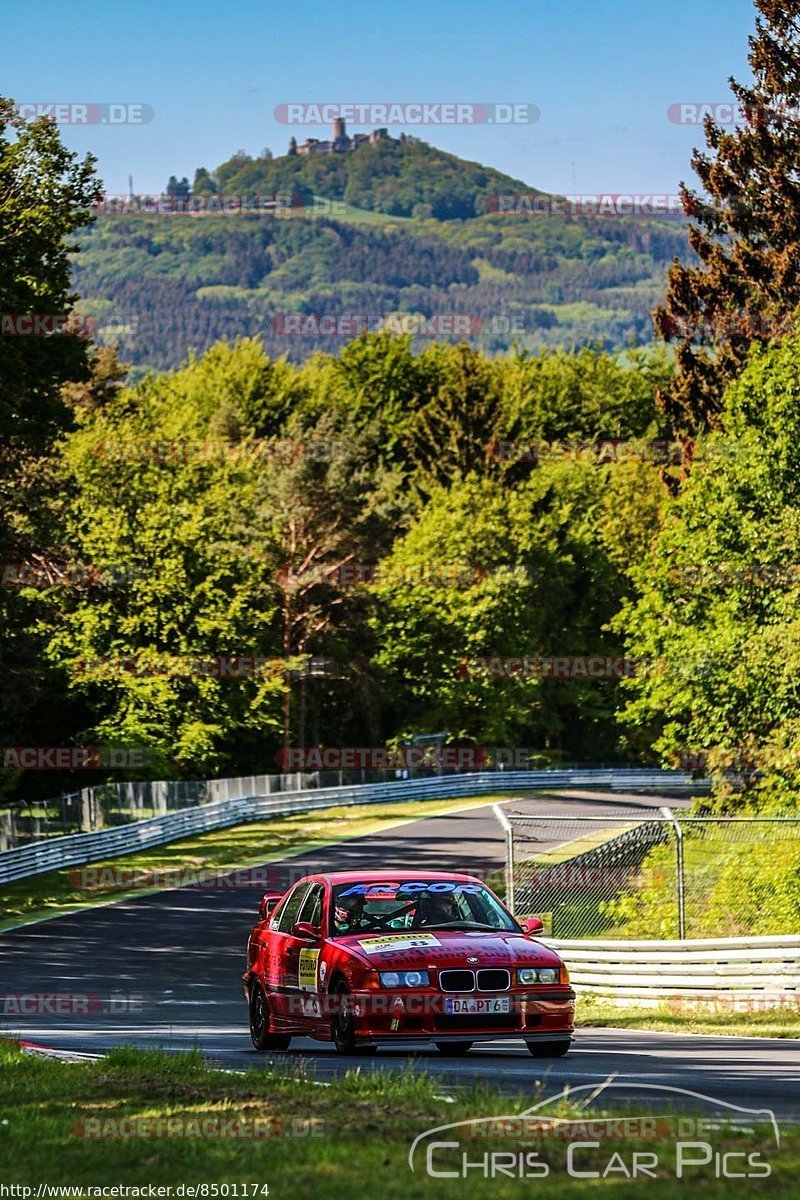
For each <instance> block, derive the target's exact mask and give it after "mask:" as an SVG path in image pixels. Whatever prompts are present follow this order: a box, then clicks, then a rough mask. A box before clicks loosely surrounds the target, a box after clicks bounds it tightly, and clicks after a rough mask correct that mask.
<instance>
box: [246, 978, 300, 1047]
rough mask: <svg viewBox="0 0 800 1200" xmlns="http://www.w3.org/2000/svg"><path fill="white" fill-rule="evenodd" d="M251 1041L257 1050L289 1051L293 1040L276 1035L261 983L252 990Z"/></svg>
mask: <svg viewBox="0 0 800 1200" xmlns="http://www.w3.org/2000/svg"><path fill="white" fill-rule="evenodd" d="M250 1039H251V1041H252V1043H253V1045H254V1046H255V1048H256V1050H258V1051H260V1052H262V1053H263V1052H264V1051H266V1050H288V1049H289V1044H290V1042H291V1040H292V1039H291V1038H290V1037H289V1035H288V1034H285V1033H274V1032H273V1030H272V1018H271V1015H270V1011H269V1004H268V1002H267V997H266V996H265V995H264V989H263V988H262V986H261V984H260V983H254V984H253V986H252V987H251V988H250Z"/></svg>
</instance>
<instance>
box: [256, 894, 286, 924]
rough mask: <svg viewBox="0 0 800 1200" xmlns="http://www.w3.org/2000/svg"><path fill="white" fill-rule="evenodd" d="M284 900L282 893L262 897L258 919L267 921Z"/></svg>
mask: <svg viewBox="0 0 800 1200" xmlns="http://www.w3.org/2000/svg"><path fill="white" fill-rule="evenodd" d="M282 899H283V893H282V892H267V894H266V895H265V896H262V897H261V903H260V904H259V906H258V919H259V920H260V921H266V919H267V917H268V916H269V915H270V913H272V912H274V911H275V909H276V908H277V907H278V903H279V902H280V901H281V900H282Z"/></svg>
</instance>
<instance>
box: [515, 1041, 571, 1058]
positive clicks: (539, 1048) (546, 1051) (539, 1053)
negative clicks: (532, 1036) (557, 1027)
mask: <svg viewBox="0 0 800 1200" xmlns="http://www.w3.org/2000/svg"><path fill="white" fill-rule="evenodd" d="M525 1044H526V1046H527V1047H528V1049H529V1050H530V1052H531V1054H532V1055H533V1057H534V1058H563V1057H564V1055H565V1054H566V1053H567V1051H568V1050H569V1048H570V1046H571V1045H572V1043H571V1042H569V1041H560V1042H526V1043H525Z"/></svg>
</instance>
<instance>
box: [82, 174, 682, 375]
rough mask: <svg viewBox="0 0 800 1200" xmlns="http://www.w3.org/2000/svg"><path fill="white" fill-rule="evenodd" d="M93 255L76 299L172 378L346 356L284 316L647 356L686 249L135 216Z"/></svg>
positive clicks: (605, 240)
mask: <svg viewBox="0 0 800 1200" xmlns="http://www.w3.org/2000/svg"><path fill="white" fill-rule="evenodd" d="M357 153H360V151H359V152H357ZM331 157H333V156H331ZM83 246H84V248H83V250H82V252H81V254H80V256H79V257H78V258H77V260H76V262H75V268H74V278H75V285H76V288H77V290H78V291H79V292H80V294H81V296H82V297H83V307H84V308H85V309H87V310H88V311H89V312H90V313H92V314H94V315H95V316H96V317H97V319H98V323H99V329H100V337H101V340H105V341H116V342H119V344H120V346H121V354H122V357H123V358H124V359H125V360H126V361H129V362H131V363H133V364H134V366H137V367H154V368H157V369H170V368H175V367H177V366H179V365H180V363H181V362H182V361H184V359H185V357H186V355H187V353H188V352H189V351H190V350H193V351H195V352H198V353H202V352H203V351H204V350H206V349H208V348H209V347H210V346H211V345H213V343H214V342H215V341H218V340H220V339H221V338H230V337H235V336H240V335H247V336H259V337H260V338H261V339H262V341H263V343H264V346H265V348H266V350H267V351H268V353H269V354H270V355H272V356H274V357H279V356H280V355H283V354H287V355H288V356H289V358H290V359H292V360H293V361H295V362H300V361H302V360H303V359H305V358H307V357H308V356H309V355H311V354H313V353H315V352H317V351H320V350H322V351H325V352H330V353H336V352H337V351H338V350H339V349H341V347H342V345H343V344H344V340H345V339H343V338H335V337H333V338H332V337H325V336H321V335H320V336H315V335H314V334H313V332H312V333H311V334H306V335H304V336H301V337H289V336H286V334H285V333H283V332H282V331H281V324H280V317H281V314H284V313H287V312H289V313H297V312H302V313H308V314H311V315H312V316H320V315H331V314H333V315H341V314H361V315H364V314H372V315H381V314H388V313H395V312H405V313H420V314H423V315H425V316H426V317H431V316H432V315H434V314H453V313H458V314H467V315H469V316H470V317H471V318H474V320H473V322H472V324H473V327H474V334H473V337H472V341H473V342H474V344H475V345H476V346H478V347H480V348H481V349H483V350H484V351H485V352H486V353H489V354H496V353H504V352H506V351H508V350H509V349H510V348H511V347H512V345H516V346H518V347H519V348H520V349H524V350H528V351H536V350H538V349H541V348H542V347H543V346H546V345H551V346H558V345H561V346H565V347H572V346H575V345H580V344H586V342H589V341H593V342H597V343H599V344H602V345H605V346H607V347H608V348H614V347H619V346H624V345H628V344H631V343H643V342H644V343H646V342H649V341H651V340H652V336H653V330H652V322H651V319H650V312H651V310H652V308H653V306H654V305H655V304H656V303H657V301H658V300H659V299H660V297H661V296H662V294H663V277H664V270H665V267H666V266H667V265H668V263H670V262H671V261H672V259H673V258H674V257H675V256H676V255H679V254H682V253H684V252H685V248H686V242H685V236H684V233H683V231H682V229H681V228H680V227H676V225H675V224H674V223H671V222H666V221H655V220H650V221H643V220H635V219H621V218H614V217H595V218H576V217H563V216H555V215H553V216H499V215H487V216H484V217H480V218H475V219H473V220H471V221H463V222H462V221H450V222H436V221H432V220H427V221H421V220H415V221H408V222H402V223H399V224H398V223H394V222H392V221H383V222H381V223H378V224H367V223H357V222H350V221H344V220H331V219H328V218H323V217H320V218H310V217H291V218H276V217H274V216H267V215H251V216H235V217H233V216H231V217H226V216H203V217H198V218H192V217H189V216H183V215H180V216H174V215H153V216H130V215H126V216H105V217H101V218H100V219H99V220H98V222H97V224H96V225H95V226H94V227H93V228H92V229H91V230H90V231H87V233H86V235H85V236H84V238H83ZM312 324H313V322H312ZM442 336H445V337H446V335H442ZM456 340H457V339H456ZM423 345H424V339H422V338H420V339H418V341H417V344H416V348H417V349H421V348H422V346H423Z"/></svg>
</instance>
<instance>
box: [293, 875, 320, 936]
mask: <svg viewBox="0 0 800 1200" xmlns="http://www.w3.org/2000/svg"><path fill="white" fill-rule="evenodd" d="M324 891H325V889H324V888H323V886H322V884H321V883H312V885H311V887H310V889H309V891H308V895H307V896H306V898H305V900H304V901H303V907H302V908H301V909H300V915H299V917H298V918H297V919H298V921H308V922H309V923H310V924H311V925H313V926H314V928H315V929H319V927H320V925H321V924H322V896H323V893H324Z"/></svg>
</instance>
